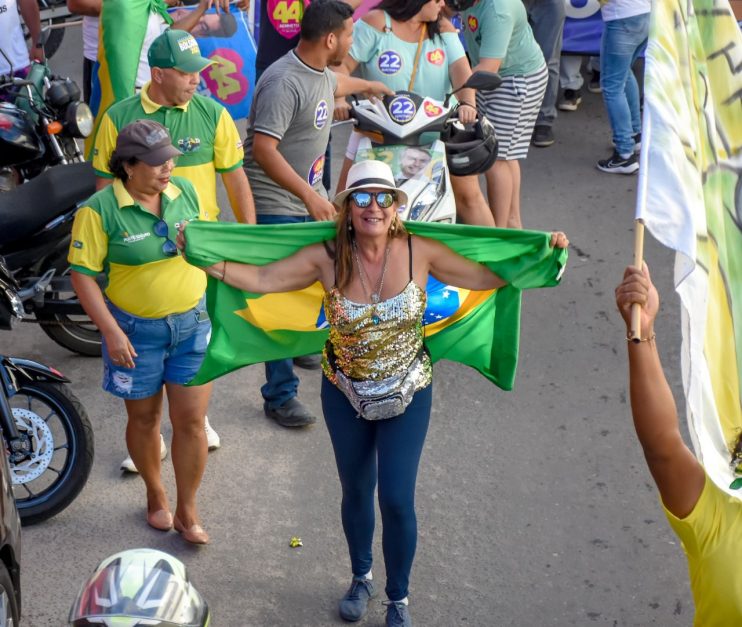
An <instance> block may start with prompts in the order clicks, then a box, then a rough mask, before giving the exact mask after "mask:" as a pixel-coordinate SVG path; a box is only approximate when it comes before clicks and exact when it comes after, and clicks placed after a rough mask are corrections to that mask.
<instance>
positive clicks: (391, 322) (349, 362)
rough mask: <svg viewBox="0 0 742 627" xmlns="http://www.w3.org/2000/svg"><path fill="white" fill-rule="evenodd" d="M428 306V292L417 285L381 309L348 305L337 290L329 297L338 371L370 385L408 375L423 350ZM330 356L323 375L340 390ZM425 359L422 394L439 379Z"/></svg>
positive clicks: (328, 311) (324, 362) (419, 384)
mask: <svg viewBox="0 0 742 627" xmlns="http://www.w3.org/2000/svg"><path fill="white" fill-rule="evenodd" d="M425 304H426V294H425V290H422V289H420V288H419V287H418V286H417V284H416V283H415V282H414V281H410V282H409V283H408V284H407V286H406V287H405V288H404V289H403V290H402V291H401V292H400V293H399V294H397V295H396V296H392V297H391V298H388V299H387V300H384V301H381V302H380V303H377V304H375V305H374V304H366V303H356V302H353V301H352V300H348V299H347V298H346V297H345V296H343V295H342V294H341V293H340V290H339V289H337V287H333V288H332V289H331V290H329V291H328V292H325V299H324V306H325V316H326V317H327V321H328V322H329V324H330V338H329V340H328V342H329V343H330V345H331V346H332V351H333V352H334V354H335V365H336V366H337V367H338V368H340V369H341V370H342V371H343V372H344V373H345V375H347V376H348V377H350V378H351V379H361V380H365V381H369V380H370V381H380V380H382V379H385V378H387V377H391V376H394V375H397V374H401V373H403V372H406V371H407V368H408V366H409V365H410V364H411V363H412V361H413V359H415V357H416V356H417V355H418V353H420V350H421V348H422V342H423V328H422V319H423V313H424V311H425ZM327 351H328V347H327V346H325V350H324V351H323V355H322V370H323V371H324V373H325V376H326V377H327V378H328V379H329V380H330V381H332V382H333V383H335V384H336V385H337V379H336V377H335V372H334V371H333V369H332V367H331V366H330V364H329V363H328V356H327ZM422 359H423V368H422V369H421V370H420V372H421V374H420V380H419V381H418V382H417V386H416V389H417V390H421V389H422V388H424V387H426V386H427V385H429V384H430V382H431V380H432V374H433V373H432V368H431V364H430V357H428V354H427V353H423V356H422Z"/></svg>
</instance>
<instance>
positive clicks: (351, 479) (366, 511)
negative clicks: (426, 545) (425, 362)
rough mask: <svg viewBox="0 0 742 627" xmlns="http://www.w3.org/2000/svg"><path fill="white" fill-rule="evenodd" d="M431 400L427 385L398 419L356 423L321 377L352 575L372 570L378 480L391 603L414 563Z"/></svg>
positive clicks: (345, 401)
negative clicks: (417, 488)
mask: <svg viewBox="0 0 742 627" xmlns="http://www.w3.org/2000/svg"><path fill="white" fill-rule="evenodd" d="M432 397H433V386H432V384H431V385H429V386H428V387H426V388H425V389H424V390H420V391H419V392H417V393H416V394H415V397H414V398H413V399H412V402H411V403H410V405H409V406H408V407H407V410H406V411H405V413H404V414H402V415H401V416H396V417H395V418H390V419H388V420H376V421H370V420H364V419H363V418H358V417H356V411H355V410H354V409H353V407H352V406H351V404H350V403H349V402H348V399H347V398H345V395H344V394H343V393H342V392H341V391H340V390H338V388H337V387H335V386H334V385H333V384H332V383H330V381H328V380H327V379H326V378H325V377H322V411H323V413H324V415H325V422H326V423H327V430H328V431H329V432H330V439H331V440H332V447H333V449H334V450H335V461H336V462H337V467H338V474H339V476H340V484H341V486H342V489H343V502H342V508H341V513H342V519H343V529H344V531H345V538H346V540H347V541H348V551H349V552H350V562H351V566H352V568H353V575H355V576H361V575H365V574H366V573H367V572H369V571H370V570H371V565H372V562H373V557H372V555H371V543H372V541H373V536H374V488H375V487H376V482H377V478H378V483H379V509H380V510H381V521H382V524H383V530H382V547H383V549H384V564H385V565H386V574H387V583H386V594H387V596H388V597H389V599H390V600H392V601H400V600H401V599H404V598H405V597H406V596H407V593H408V585H409V581H410V570H411V569H412V561H413V559H414V558H415V548H416V547H417V518H416V517H415V482H416V480H417V467H418V464H419V463H420V455H421V453H422V450H423V444H424V443H425V435H426V434H427V432H428V424H429V422H430V405H431V401H432Z"/></svg>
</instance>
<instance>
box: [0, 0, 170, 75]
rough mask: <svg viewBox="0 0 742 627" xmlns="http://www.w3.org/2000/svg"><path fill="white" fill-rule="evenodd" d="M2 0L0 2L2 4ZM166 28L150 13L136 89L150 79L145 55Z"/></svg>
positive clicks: (156, 16) (166, 25)
mask: <svg viewBox="0 0 742 627" xmlns="http://www.w3.org/2000/svg"><path fill="white" fill-rule="evenodd" d="M2 1H3V0H0V2H2ZM167 27H168V23H167V22H166V21H165V19H164V18H163V17H162V15H160V14H159V13H157V12H154V11H153V12H151V13H150V14H149V19H148V20H147V32H146V33H145V34H144V41H143V42H142V51H141V53H140V54H139V68H138V69H137V79H136V81H135V83H134V86H135V87H136V88H137V89H141V88H142V87H144V84H145V83H148V82H149V81H150V79H151V78H152V75H151V72H150V70H149V61H147V53H148V52H149V47H150V46H151V45H152V42H153V41H154V40H155V39H157V38H158V37H159V36H160V35H161V34H162V33H164V32H165V30H166V29H167Z"/></svg>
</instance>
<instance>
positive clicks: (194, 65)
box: [93, 29, 255, 471]
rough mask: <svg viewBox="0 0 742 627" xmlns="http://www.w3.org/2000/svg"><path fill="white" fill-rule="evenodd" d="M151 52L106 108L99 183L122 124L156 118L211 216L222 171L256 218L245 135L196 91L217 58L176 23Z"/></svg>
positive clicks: (96, 158) (247, 217) (106, 174)
mask: <svg viewBox="0 0 742 627" xmlns="http://www.w3.org/2000/svg"><path fill="white" fill-rule="evenodd" d="M147 58H148V61H149V66H150V70H151V73H152V80H151V81H150V82H149V83H146V84H145V85H144V87H143V88H142V90H141V92H139V93H138V94H136V95H134V96H131V97H129V98H126V99H125V100H122V101H120V102H117V103H116V104H114V105H112V106H111V107H110V108H109V109H108V111H106V112H105V113H104V114H103V118H102V120H101V123H100V126H99V128H98V132H97V134H96V136H95V144H94V150H93V169H94V170H95V173H96V176H97V187H98V189H101V188H102V187H105V186H106V185H108V184H110V183H111V182H112V181H113V174H112V173H111V171H110V169H109V167H108V162H109V160H110V158H111V153H112V152H113V149H114V148H115V146H116V138H117V137H118V133H119V130H120V129H122V128H124V127H125V126H126V125H127V124H129V123H130V122H133V121H134V120H141V119H148V120H155V121H156V122H159V123H160V124H162V125H163V126H164V127H165V128H167V129H168V131H169V133H170V137H171V138H172V141H173V145H174V146H176V147H177V148H178V150H180V151H181V152H182V153H183V154H182V155H181V156H180V157H178V159H177V163H176V167H175V170H174V171H173V174H174V175H175V176H182V177H184V178H186V179H188V180H189V181H190V182H191V183H193V186H194V187H195V188H196V191H197V192H198V195H199V198H200V201H201V205H202V207H203V209H204V211H205V213H206V214H207V216H208V217H209V219H210V220H216V219H217V216H218V215H219V207H218V206H217V198H216V173H217V172H218V173H219V174H221V177H222V182H223V183H224V187H225V188H226V190H227V195H228V197H229V202H230V205H231V206H232V211H233V212H234V215H235V217H236V218H237V220H238V221H239V222H242V223H247V224H254V223H255V205H254V203H253V197H252V191H251V189H250V184H249V183H248V180H247V176H246V174H245V171H244V170H243V169H242V159H243V156H244V155H243V150H242V141H241V140H240V136H239V133H238V132H237V127H236V126H235V123H234V120H233V119H232V117H231V116H230V115H229V113H228V112H227V110H226V109H225V108H224V107H222V106H221V105H220V104H218V103H217V102H215V101H214V100H212V99H211V98H205V97H203V96H200V95H198V94H197V93H196V88H197V87H198V84H199V81H200V78H199V73H200V72H201V71H202V70H203V69H205V68H206V67H208V66H209V65H211V64H212V62H211V61H209V60H208V59H206V58H204V57H202V56H201V51H200V50H199V47H198V43H197V42H196V40H195V39H194V38H193V36H192V35H190V34H189V33H187V32H185V31H182V30H173V29H169V30H166V31H165V32H164V33H162V34H161V35H160V36H159V37H157V38H156V39H155V40H154V41H153V42H152V45H151V46H150V49H149V53H148V55H147ZM206 431H207V436H208V440H209V448H210V449H214V448H218V447H219V436H218V435H217V434H216V432H215V431H214V430H213V429H212V428H211V426H210V425H209V423H208V420H207V422H206ZM163 450H164V449H163ZM130 459H131V458H128V459H126V460H124V462H123V463H122V468H123V469H124V470H129V471H136V468H135V466H134V464H133V462H131V463H129V462H130Z"/></svg>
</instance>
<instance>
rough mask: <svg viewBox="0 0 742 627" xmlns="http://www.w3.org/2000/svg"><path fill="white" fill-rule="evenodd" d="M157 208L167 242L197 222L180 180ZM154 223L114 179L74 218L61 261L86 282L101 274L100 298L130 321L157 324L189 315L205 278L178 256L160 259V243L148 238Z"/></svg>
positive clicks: (189, 189)
mask: <svg viewBox="0 0 742 627" xmlns="http://www.w3.org/2000/svg"><path fill="white" fill-rule="evenodd" d="M161 203H162V206H161V215H162V219H163V220H164V221H165V222H166V223H167V226H168V238H169V239H170V240H171V241H173V242H174V241H175V237H176V236H177V234H178V225H179V224H181V223H182V222H183V221H190V220H197V219H199V217H203V214H202V213H200V211H199V201H198V195H197V194H196V190H195V189H194V188H193V186H192V185H191V184H190V183H189V182H188V181H187V180H186V179H182V178H178V177H173V178H172V179H171V180H170V184H169V185H168V186H167V188H166V189H165V191H163V192H162V194H161ZM159 221H160V218H159V217H157V216H155V215H154V214H152V213H150V212H149V211H147V210H146V209H143V208H142V206H141V205H139V204H138V203H137V202H136V201H135V200H134V199H133V198H132V197H131V195H130V194H129V192H128V191H126V188H125V187H124V185H123V183H122V182H121V181H120V180H119V179H116V180H115V181H114V182H113V185H107V186H106V187H104V188H103V189H102V190H100V191H98V192H96V193H95V194H93V195H92V196H91V197H90V198H89V199H88V200H86V201H85V202H84V203H83V204H82V206H81V207H80V209H79V210H78V212H77V213H76V214H75V222H74V224H73V225H72V242H71V244H70V250H69V255H68V257H67V260H68V261H69V262H70V265H71V266H72V269H73V270H75V271H77V272H81V273H83V274H87V275H89V276H96V275H97V274H98V273H99V272H105V273H106V278H107V285H106V288H105V290H104V291H105V294H106V296H107V297H108V298H109V300H110V301H111V302H112V303H113V304H114V305H116V306H117V307H119V308H121V309H123V310H124V311H128V312H129V313H130V314H133V315H135V316H140V317H142V318H162V317H164V316H167V315H170V314H176V313H182V312H184V311H188V310H189V309H193V307H195V306H196V304H197V303H198V301H199V300H200V299H201V297H202V296H203V293H204V291H205V290H206V275H205V274H204V273H203V272H202V271H201V270H200V269H199V268H196V267H195V266H192V265H190V264H188V263H186V261H185V260H184V259H183V257H182V256H181V255H176V256H173V257H170V256H167V255H166V254H165V253H164V251H163V244H164V243H165V241H166V239H165V238H164V237H160V236H158V235H157V234H156V233H155V232H154V228H155V224H156V223H157V222H159Z"/></svg>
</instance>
